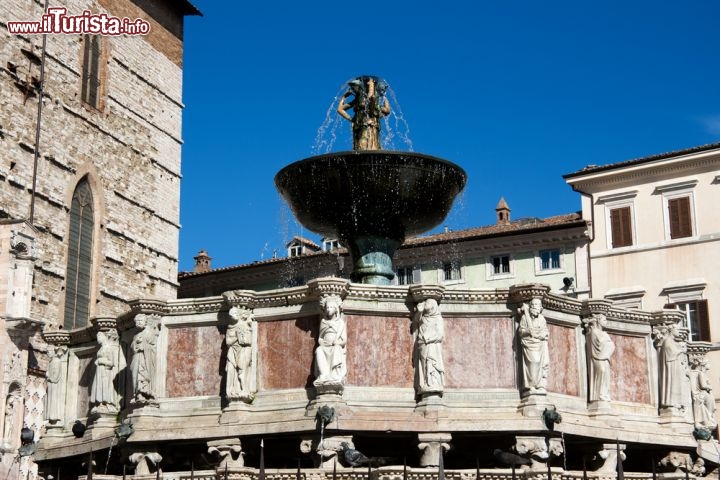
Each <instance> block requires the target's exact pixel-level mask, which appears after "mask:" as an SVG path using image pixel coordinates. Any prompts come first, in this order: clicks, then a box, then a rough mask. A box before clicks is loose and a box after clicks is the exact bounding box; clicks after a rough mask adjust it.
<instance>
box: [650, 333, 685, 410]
mask: <svg viewBox="0 0 720 480" xmlns="http://www.w3.org/2000/svg"><path fill="white" fill-rule="evenodd" d="M653 333H654V334H655V339H654V344H655V347H656V348H657V349H658V352H659V356H660V365H659V369H660V408H677V409H679V410H680V411H683V410H684V409H685V394H684V393H685V388H684V384H685V375H686V365H687V359H686V355H685V352H686V349H687V343H686V342H685V333H684V332H683V331H682V330H681V329H680V328H679V327H678V325H677V324H673V325H669V326H668V325H659V326H657V327H655V329H654V332H653Z"/></svg>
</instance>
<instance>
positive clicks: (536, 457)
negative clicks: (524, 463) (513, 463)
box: [515, 436, 550, 470]
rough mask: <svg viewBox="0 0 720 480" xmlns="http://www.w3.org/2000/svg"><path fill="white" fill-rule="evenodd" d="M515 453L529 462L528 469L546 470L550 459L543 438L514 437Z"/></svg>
mask: <svg viewBox="0 0 720 480" xmlns="http://www.w3.org/2000/svg"><path fill="white" fill-rule="evenodd" d="M515 451H516V452H517V453H518V455H520V456H522V457H525V458H527V459H528V460H530V462H531V463H530V468H531V469H533V470H535V469H540V468H547V462H548V459H549V458H550V452H548V446H547V443H545V437H530V436H527V437H526V436H517V437H515Z"/></svg>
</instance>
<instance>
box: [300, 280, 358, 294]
mask: <svg viewBox="0 0 720 480" xmlns="http://www.w3.org/2000/svg"><path fill="white" fill-rule="evenodd" d="M307 286H308V287H309V289H310V296H312V297H314V298H322V297H324V296H327V295H337V296H338V297H340V298H341V299H344V298H345V297H346V296H347V294H348V293H349V291H350V281H348V280H345V279H344V278H338V277H323V278H316V279H314V280H310V281H309V282H308V283H307Z"/></svg>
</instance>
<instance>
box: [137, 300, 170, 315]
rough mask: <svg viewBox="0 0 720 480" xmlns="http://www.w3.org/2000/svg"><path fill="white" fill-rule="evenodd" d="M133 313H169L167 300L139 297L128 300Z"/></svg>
mask: <svg viewBox="0 0 720 480" xmlns="http://www.w3.org/2000/svg"><path fill="white" fill-rule="evenodd" d="M128 305H129V306H130V310H131V312H132V313H133V314H135V315H137V314H138V313H145V314H148V315H162V314H164V313H167V302H163V301H162V300H153V299H138V300H131V301H129V302H128Z"/></svg>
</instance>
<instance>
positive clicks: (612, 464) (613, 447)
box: [595, 443, 626, 474]
mask: <svg viewBox="0 0 720 480" xmlns="http://www.w3.org/2000/svg"><path fill="white" fill-rule="evenodd" d="M625 447H626V445H625V444H624V443H621V444H619V446H618V444H617V443H603V444H602V445H600V447H599V448H598V453H597V454H596V455H595V458H596V459H598V460H600V462H602V463H600V466H599V467H598V468H597V469H595V471H596V472H598V473H602V474H614V473H615V472H617V462H618V449H619V450H620V461H621V462H624V461H625V458H626V456H625Z"/></svg>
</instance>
